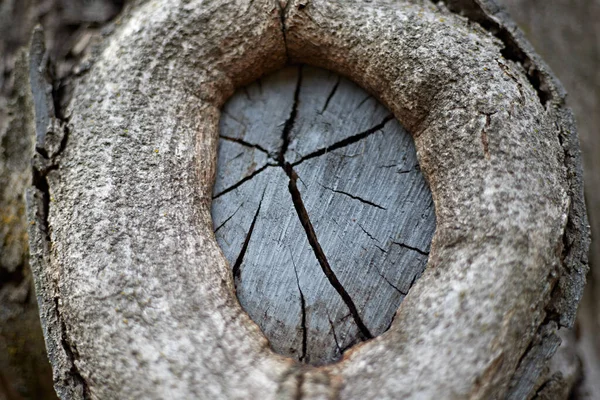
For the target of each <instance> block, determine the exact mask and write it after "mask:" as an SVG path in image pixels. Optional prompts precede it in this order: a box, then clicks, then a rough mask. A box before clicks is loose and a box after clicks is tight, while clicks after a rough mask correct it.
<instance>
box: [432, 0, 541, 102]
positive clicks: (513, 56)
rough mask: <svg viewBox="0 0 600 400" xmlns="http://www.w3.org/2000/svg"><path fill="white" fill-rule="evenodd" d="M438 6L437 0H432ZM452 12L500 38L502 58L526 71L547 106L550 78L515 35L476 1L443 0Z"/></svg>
mask: <svg viewBox="0 0 600 400" xmlns="http://www.w3.org/2000/svg"><path fill="white" fill-rule="evenodd" d="M431 1H432V2H433V3H434V4H437V2H438V1H437V0H431ZM442 1H443V2H444V4H446V6H447V7H448V9H449V10H450V11H452V12H453V13H456V14H460V15H464V16H465V17H467V18H468V19H469V20H471V21H473V22H476V23H478V24H479V25H481V27H482V28H483V29H485V30H486V31H488V32H490V33H491V34H492V35H494V36H495V37H496V38H498V39H499V40H500V41H501V42H502V43H503V44H504V48H503V49H502V50H501V51H500V53H501V54H502V56H503V57H504V58H505V59H507V60H510V61H514V62H516V63H519V64H521V65H522V66H523V68H524V69H525V73H526V76H527V79H528V80H529V82H530V83H531V86H532V87H533V88H534V89H535V91H536V93H537V95H538V97H539V99H540V103H541V104H542V105H543V106H545V105H546V103H547V102H548V100H551V99H552V98H553V94H552V92H551V91H550V89H549V88H550V87H551V85H549V84H548V83H547V82H546V81H547V80H548V77H547V76H545V74H544V73H543V72H542V71H540V70H539V68H537V66H536V64H535V62H534V60H532V59H531V58H530V57H529V56H528V55H527V54H526V53H525V51H523V50H522V48H521V46H520V45H519V44H518V42H517V39H516V38H515V36H514V34H513V33H511V32H510V31H509V29H508V28H507V27H506V26H504V25H503V24H502V23H501V22H499V21H498V20H497V19H494V18H492V17H491V16H490V15H488V13H487V12H486V11H484V10H483V8H482V6H481V5H480V4H479V3H478V2H477V1H475V0H442Z"/></svg>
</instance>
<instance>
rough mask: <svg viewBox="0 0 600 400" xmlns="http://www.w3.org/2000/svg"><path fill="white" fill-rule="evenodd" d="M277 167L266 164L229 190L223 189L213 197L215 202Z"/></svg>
mask: <svg viewBox="0 0 600 400" xmlns="http://www.w3.org/2000/svg"><path fill="white" fill-rule="evenodd" d="M274 166H275V165H273V164H265V165H263V166H262V167H260V168H259V169H257V170H256V171H254V172H253V173H251V174H250V175H248V176H246V177H244V178H243V179H240V180H239V181H237V182H236V183H234V184H233V185H231V186H229V187H228V188H225V189H223V190H222V191H221V192H219V193H217V194H215V195H214V196H213V200H215V199H218V198H219V197H221V196H223V195H224V194H226V193H229V192H231V191H232V190H235V189H237V188H239V187H240V186H242V185H243V184H244V183H246V182H248V181H249V180H250V179H252V178H254V177H255V176H256V175H258V174H260V173H261V172H263V171H264V170H265V169H267V168H269V167H274Z"/></svg>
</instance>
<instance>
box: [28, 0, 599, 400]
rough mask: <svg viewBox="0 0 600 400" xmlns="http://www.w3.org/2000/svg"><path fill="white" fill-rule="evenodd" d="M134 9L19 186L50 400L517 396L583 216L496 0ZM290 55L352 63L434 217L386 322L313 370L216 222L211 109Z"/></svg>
mask: <svg viewBox="0 0 600 400" xmlns="http://www.w3.org/2000/svg"><path fill="white" fill-rule="evenodd" d="M137 3H138V5H134V6H131V7H130V9H129V10H128V11H126V12H125V14H124V15H123V16H122V18H121V20H120V21H118V22H117V26H116V29H115V31H114V32H113V33H112V35H111V36H110V37H109V38H108V39H107V40H106V42H105V44H104V45H103V47H102V48H101V49H100V50H99V52H98V56H97V57H96V59H95V61H94V63H93V65H92V67H91V69H90V71H89V72H88V73H87V74H85V75H84V76H82V77H79V78H76V79H77V81H76V82H75V83H76V87H75V91H74V95H73V99H72V101H71V103H70V105H69V106H68V107H67V109H66V110H65V112H64V115H66V116H67V118H68V119H69V121H68V124H67V125H66V126H68V130H66V131H65V132H67V133H68V140H67V139H65V140H66V142H65V143H66V144H65V145H64V146H63V147H64V151H61V150H58V151H56V152H55V153H54V156H52V154H51V156H52V157H53V158H54V159H55V161H56V164H55V165H58V168H54V169H52V170H51V171H50V172H47V173H46V174H45V177H44V179H46V180H47V187H46V189H47V193H46V194H44V193H42V192H43V191H44V187H43V185H41V186H40V185H38V189H37V191H36V192H35V193H34V194H36V195H37V196H38V198H39V202H38V203H39V205H38V209H37V211H38V214H39V216H42V217H43V221H41V223H39V224H37V226H39V227H41V229H38V228H32V229H31V236H32V249H33V250H32V253H33V260H32V263H33V267H34V271H35V274H36V285H37V290H38V296H39V301H40V306H41V314H42V321H43V326H44V332H45V337H46V340H47V345H48V350H49V354H50V358H51V362H52V364H53V367H54V372H55V380H56V385H57V389H58V391H59V393H60V394H61V396H63V397H64V398H82V397H85V396H88V395H91V396H92V397H93V398H121V399H124V398H165V397H168V398H194V397H196V398H198V397H200V398H252V397H255V396H258V398H276V397H279V398H300V397H302V398H335V397H336V396H339V397H340V398H357V399H359V398H440V396H441V397H443V398H460V399H462V398H496V397H501V396H502V395H504V394H507V393H508V394H511V393H512V394H514V393H516V392H515V391H519V390H521V391H525V392H527V390H529V391H530V390H531V389H532V388H533V385H534V384H535V381H536V380H537V378H539V374H538V376H535V374H534V376H532V375H531V371H528V370H527V368H526V367H527V365H526V364H527V362H529V361H530V359H531V358H532V357H533V358H535V357H534V356H532V355H531V354H532V350H531V349H532V348H533V349H535V346H533V347H530V349H529V350H528V346H529V345H530V343H532V341H533V339H534V337H535V336H536V335H538V334H540V332H542V333H543V334H544V335H545V336H544V338H548V337H551V338H553V337H554V336H553V335H552V333H547V332H546V331H544V329H549V328H552V327H555V326H556V324H557V323H560V324H562V325H570V324H571V323H572V321H573V316H574V310H575V308H576V304H577V303H578V301H579V298H580V294H581V290H582V285H583V283H582V282H583V280H584V274H585V270H586V256H585V253H586V250H587V249H586V246H587V223H586V220H585V210H584V206H583V201H582V192H581V169H580V161H579V152H578V147H577V146H578V144H577V137H576V134H575V130H574V127H573V123H572V118H571V114H570V112H569V111H568V110H567V109H565V108H564V104H563V103H564V94H563V92H562V89H560V86H559V85H558V83H557V82H556V81H555V80H553V79H552V77H551V75H550V74H549V72H547V69H546V68H545V67H544V66H543V64H541V63H540V61H539V60H538V59H537V57H536V56H535V54H534V53H533V52H532V51H531V50H530V48H529V47H528V45H527V43H526V42H524V41H523V40H522V39H521V36H520V33H519V32H517V31H516V30H515V29H514V27H513V26H512V25H510V23H509V22H508V20H507V19H505V18H504V16H503V15H502V13H500V12H499V11H498V9H497V8H495V5H494V3H492V2H490V1H486V0H464V1H458V0H457V1H448V2H447V5H448V7H450V10H448V9H447V8H446V7H445V6H442V5H439V6H438V5H435V4H433V3H430V2H428V1H424V0H423V1H419V0H402V1H401V0H397V1H388V0H373V1H370V2H364V3H363V2H353V1H344V2H339V3H338V2H333V1H331V2H327V1H324V0H304V1H298V0H296V1H291V2H289V4H287V5H285V6H282V5H280V4H279V3H278V2H277V1H274V0H255V1H251V0H248V1H243V0H240V1H212V2H207V1H183V0H181V1H176V0H155V1H147V2H137ZM440 4H441V3H440ZM453 11H454V12H453ZM455 12H461V13H462V14H464V16H460V15H458V14H457V13H455ZM486 29H487V30H486ZM286 62H303V63H308V64H312V65H315V66H319V67H324V68H328V69H331V70H333V71H335V72H337V73H340V74H343V75H346V76H348V77H349V78H350V79H352V80H354V81H355V82H357V83H358V84H360V85H361V86H362V87H363V88H365V89H367V90H368V91H369V92H371V93H372V94H374V95H375V96H376V97H377V98H379V99H380V100H381V101H382V102H383V103H384V104H385V105H386V106H387V107H389V109H390V110H391V111H392V112H393V113H394V115H395V116H396V117H397V118H398V119H399V120H400V121H401V122H402V123H403V125H404V126H405V127H406V128H407V130H408V131H409V132H411V133H412V134H413V137H414V138H415V142H416V147H417V152H418V155H419V161H420V165H421V169H422V171H423V172H424V174H425V176H426V178H427V179H428V181H429V184H430V186H431V190H432V193H433V199H434V202H435V207H436V216H437V230H436V234H435V236H434V239H433V243H432V246H431V254H430V259H429V263H428V266H427V268H426V270H425V272H424V274H423V276H422V278H421V279H420V280H419V281H418V282H417V283H416V284H415V286H414V287H413V288H412V289H411V291H410V293H409V295H408V296H407V297H406V299H405V300H404V301H403V303H402V305H401V306H400V308H399V310H398V312H397V315H396V317H395V320H394V323H393V325H392V327H391V328H390V330H389V331H388V332H386V333H385V334H384V335H382V336H380V337H378V338H376V339H374V340H372V341H369V342H367V343H364V344H362V345H360V346H357V347H356V348H355V349H353V350H351V351H350V352H349V354H347V355H346V356H345V358H344V360H343V361H341V362H339V363H337V364H334V365H331V366H327V367H320V368H312V367H306V366H302V365H300V364H297V363H295V362H292V361H291V360H289V359H285V358H283V357H281V356H278V355H275V354H273V353H272V352H271V351H270V350H269V348H268V344H267V342H266V339H264V337H263V336H262V335H261V333H260V331H259V329H258V328H257V327H256V325H255V324H254V323H253V322H252V321H251V320H250V319H249V318H248V316H247V315H246V314H245V313H244V312H243V311H242V309H241V308H240V306H239V304H238V302H237V300H236V298H235V294H234V289H233V282H232V277H231V274H230V270H229V268H228V267H227V264H226V260H225V259H224V257H223V255H222V252H221V251H220V249H219V247H218V246H217V244H216V241H215V239H214V235H213V232H212V222H211V216H210V198H211V191H212V182H213V179H214V174H215V167H216V162H215V158H216V145H217V140H218V121H219V109H220V107H221V106H222V105H223V103H224V102H225V100H226V99H227V98H228V97H229V96H230V95H231V94H232V93H233V91H234V89H235V88H236V87H239V86H241V85H243V84H246V83H249V82H251V81H253V80H255V79H257V78H259V77H260V76H262V75H263V74H265V73H267V72H269V71H272V70H275V69H278V68H281V67H282V66H283V65H285V63H286ZM38 136H39V135H38ZM65 138H66V136H65ZM45 195H48V196H49V198H50V199H51V201H50V203H49V206H48V210H49V213H48V214H47V216H46V214H45V212H44V209H43V207H44V205H43V198H44V196H45ZM30 200H31V201H33V199H32V198H30ZM31 204H33V203H31ZM32 218H33V217H32ZM552 343H555V342H552ZM543 344H544V342H543V341H542V345H543ZM534 361H535V360H534ZM540 373H541V372H540ZM528 374H529V375H528ZM511 380H512V383H511ZM532 380H533V383H531V382H530V381H532ZM527 393H528V392H527Z"/></svg>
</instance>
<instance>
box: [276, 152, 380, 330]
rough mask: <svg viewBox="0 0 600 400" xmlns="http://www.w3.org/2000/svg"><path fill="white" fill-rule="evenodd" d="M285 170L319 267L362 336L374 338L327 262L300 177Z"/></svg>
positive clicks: (299, 215)
mask: <svg viewBox="0 0 600 400" xmlns="http://www.w3.org/2000/svg"><path fill="white" fill-rule="evenodd" d="M284 169H285V172H286V173H287V175H288V177H289V178H290V181H289V185H288V189H289V191H290V194H291V195H292V202H293V203H294V208H295V209H296V212H297V213H298V218H299V219H300V223H301V224H302V227H303V228H304V231H305V232H306V236H307V238H308V242H309V244H310V246H311V247H312V249H313V252H314V253H315V257H316V258H317V261H318V262H319V265H320V266H321V269H322V270H323V273H324V274H325V276H326V277H327V280H328V281H329V283H330V284H331V286H333V288H334V289H335V291H336V292H337V293H338V294H339V295H340V297H341V298H342V300H343V301H344V303H345V304H346V306H347V307H348V310H349V311H350V314H351V315H352V317H353V319H354V322H355V323H356V325H357V327H358V329H359V332H360V334H361V335H362V336H363V337H364V338H365V339H371V338H373V335H372V334H371V332H370V331H369V329H368V328H367V326H366V325H365V324H364V322H363V321H362V318H361V317H360V314H359V313H358V309H357V308H356V305H355V304H354V301H353V300H352V298H351V297H350V295H349V294H348V292H347V291H346V289H345V288H344V286H343V285H342V284H341V282H340V281H339V279H338V278H337V276H336V275H335V273H334V272H333V270H332V269H331V266H330V265H329V261H328V260H327V257H326V256H325V252H324V251H323V249H322V248H321V245H320V243H319V241H318V239H317V234H316V232H315V230H314V228H313V226H312V223H311V221H310V218H309V216H308V212H307V211H306V208H305V207H304V203H303V202H302V196H301V194H300V191H299V190H298V187H297V185H296V181H297V179H298V175H297V174H296V172H295V171H294V170H293V169H292V167H291V165H290V164H285V167H284Z"/></svg>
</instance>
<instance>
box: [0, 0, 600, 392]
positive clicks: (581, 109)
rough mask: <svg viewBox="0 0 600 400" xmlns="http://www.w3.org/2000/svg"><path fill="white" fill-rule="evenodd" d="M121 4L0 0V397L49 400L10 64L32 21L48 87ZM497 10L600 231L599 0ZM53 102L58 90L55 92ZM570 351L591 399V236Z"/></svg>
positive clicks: (597, 289)
mask: <svg viewBox="0 0 600 400" xmlns="http://www.w3.org/2000/svg"><path fill="white" fill-rule="evenodd" d="M125 1H126V0H0V400H4V399H6V400H19V399H56V395H55V393H54V390H53V387H52V376H51V369H50V365H49V363H48V359H47V357H46V351H45V348H44V341H43V337H42V332H41V328H40V324H39V317H38V314H37V303H36V298H35V292H34V290H33V283H32V278H31V273H30V271H29V266H28V247H27V234H26V228H27V222H26V218H25V208H24V203H23V192H24V189H25V187H26V186H28V185H29V184H30V179H31V177H30V171H31V166H30V165H31V164H30V160H29V157H30V148H31V140H30V138H24V137H23V135H22V132H24V130H25V128H24V126H23V122H22V121H20V120H19V118H18V110H19V107H20V105H21V103H22V102H23V101H25V100H24V99H26V97H27V96H26V95H25V94H24V93H23V91H22V90H21V88H20V86H19V82H20V81H22V80H23V79H26V76H27V71H25V70H24V68H23V66H18V67H16V68H15V64H17V65H19V64H18V60H19V57H20V55H22V52H21V51H22V47H23V46H25V45H26V44H27V42H28V40H29V34H30V32H31V30H32V28H33V27H34V26H35V25H36V24H41V25H42V26H43V27H44V31H45V33H46V40H47V47H48V50H49V56H50V58H51V59H52V61H53V64H54V65H55V68H54V69H53V71H51V73H52V75H53V76H52V78H53V80H54V81H55V82H56V85H55V86H56V87H55V88H54V90H56V91H57V92H60V91H61V90H63V89H64V88H63V87H61V79H62V78H64V77H65V76H67V75H68V74H70V73H72V70H73V68H74V67H75V66H76V65H77V64H78V63H79V62H80V61H81V60H82V59H83V58H85V56H86V52H89V48H90V46H89V45H90V43H91V42H92V41H93V40H94V38H95V37H98V35H101V34H102V30H103V29H105V26H106V24H107V23H108V22H109V21H110V20H111V19H113V18H114V17H115V16H116V15H118V13H119V12H120V11H121V10H122V8H123V6H124V3H125ZM496 1H497V2H499V3H500V4H501V5H503V6H505V7H506V9H507V10H508V11H509V13H510V14H511V15H512V17H513V18H514V19H515V21H516V22H517V24H518V25H519V26H520V27H521V29H522V30H523V31H524V32H525V34H526V36H527V37H528V38H529V40H530V41H531V42H532V44H533V46H534V47H535V49H536V50H537V52H538V53H539V54H540V55H541V56H542V57H543V58H544V59H545V61H546V62H547V63H548V64H549V65H550V67H551V68H552V70H553V71H554V73H555V74H556V75H557V76H558V78H559V79H560V80H561V81H562V83H563V85H564V86H565V88H566V89H567V91H568V93H569V98H568V104H569V105H570V107H571V108H572V109H573V111H574V113H575V116H576V118H577V123H578V128H579V137H580V141H581V148H582V151H583V159H584V177H585V184H586V187H585V191H586V193H585V195H586V203H587V207H588V215H589V218H590V225H591V227H592V237H593V238H596V237H598V236H599V235H600V0H496ZM58 97H59V98H60V96H58ZM590 266H591V269H590V272H589V274H588V283H587V286H586V290H585V294H584V298H583V300H582V303H581V305H580V308H579V312H578V319H577V324H576V327H575V332H574V343H571V344H570V345H571V346H572V347H573V351H574V353H575V355H576V356H577V357H578V359H579V363H578V365H579V366H580V370H579V371H578V373H579V374H580V378H579V382H578V383H577V384H576V385H575V387H574V388H573V389H572V390H570V392H571V393H570V398H571V399H598V400H600V240H599V241H595V240H592V246H591V249H590Z"/></svg>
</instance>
